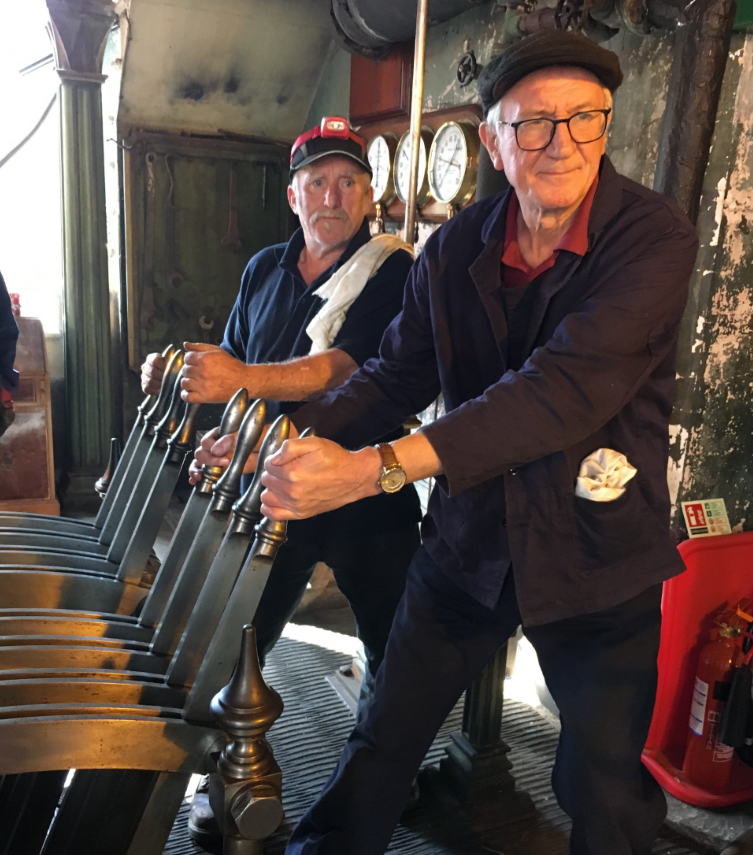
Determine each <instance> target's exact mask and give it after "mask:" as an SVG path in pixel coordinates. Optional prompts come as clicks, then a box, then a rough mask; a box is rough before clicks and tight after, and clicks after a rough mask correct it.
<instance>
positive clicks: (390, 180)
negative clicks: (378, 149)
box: [366, 131, 400, 208]
mask: <svg viewBox="0 0 753 855" xmlns="http://www.w3.org/2000/svg"><path fill="white" fill-rule="evenodd" d="M377 137H382V139H383V140H384V141H385V142H386V143H387V151H388V152H389V156H390V159H389V168H388V174H387V186H386V187H385V188H384V193H383V195H382V198H381V199H374V204H375V205H376V204H377V203H379V204H380V205H381V206H382V207H383V208H386V207H387V206H388V205H391V204H392V203H393V202H394V201H395V199H396V198H397V191H396V189H395V185H396V181H395V165H396V163H397V161H396V159H395V157H396V155H397V147H398V145H399V144H400V140H399V138H398V135H397V134H396V133H393V132H392V131H384V133H381V134H374V136H373V137H372V138H371V139H370V140H368V142H367V143H366V157H367V158H368V156H369V146H370V145H371V144H372V142H374V140H375V139H377Z"/></svg>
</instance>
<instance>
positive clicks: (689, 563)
mask: <svg viewBox="0 0 753 855" xmlns="http://www.w3.org/2000/svg"><path fill="white" fill-rule="evenodd" d="M678 548H679V550H680V555H681V556H682V559H683V561H684V562H685V566H686V567H687V570H686V571H685V572H684V573H682V574H681V575H680V576H675V578H674V579H670V580H669V581H667V582H665V583H664V593H663V596H662V633H661V645H660V648H659V687H658V691H657V694H656V706H655V707H654V717H653V719H652V721H651V730H650V731H649V734H648V740H647V742H646V747H645V748H644V750H643V763H644V764H645V766H646V767H647V768H648V769H649V771H650V772H651V774H652V775H653V776H654V778H656V780H657V781H658V782H659V783H660V784H661V785H662V787H664V789H665V790H667V791H668V792H670V793H671V794H672V795H673V796H675V797H676V798H678V799H680V800H681V801H683V802H687V803H688V804H691V805H696V806H697V807H705V808H719V807H725V806H726V805H732V804H738V803H739V802H744V801H747V800H749V799H753V768H751V767H750V766H746V765H745V763H743V762H742V761H741V760H740V759H739V758H738V757H735V758H734V761H733V763H734V765H733V769H732V775H731V778H730V782H729V784H728V785H727V787H725V788H724V789H723V790H704V789H702V788H700V787H697V786H694V785H693V784H691V783H690V782H689V781H688V780H687V779H686V778H685V776H684V775H683V773H682V761H683V758H684V756H685V747H686V745H687V741H688V735H689V732H690V729H689V727H688V720H689V716H690V704H691V698H692V695H693V682H694V678H695V672H696V666H697V664H698V654H699V653H700V650H701V648H702V647H703V646H704V644H706V643H707V642H708V640H709V632H710V630H711V628H712V626H713V616H714V615H715V614H716V613H717V612H719V611H721V610H722V609H724V608H728V607H730V606H734V605H735V604H736V603H738V602H739V601H740V600H742V599H746V598H749V597H753V532H745V533H743V534H728V535H722V536H719V537H707V538H699V539H696V540H686V541H685V542H684V543H681V544H680V546H679V547H678Z"/></svg>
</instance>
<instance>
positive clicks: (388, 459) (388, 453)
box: [377, 442, 400, 469]
mask: <svg viewBox="0 0 753 855" xmlns="http://www.w3.org/2000/svg"><path fill="white" fill-rule="evenodd" d="M377 451H378V452H379V454H380V455H381V457H382V466H384V468H385V469H395V468H396V467H399V466H400V464H399V463H398V460H397V455H396V454H395V449H394V448H393V447H392V446H391V445H390V444H389V443H387V442H380V443H379V445H377Z"/></svg>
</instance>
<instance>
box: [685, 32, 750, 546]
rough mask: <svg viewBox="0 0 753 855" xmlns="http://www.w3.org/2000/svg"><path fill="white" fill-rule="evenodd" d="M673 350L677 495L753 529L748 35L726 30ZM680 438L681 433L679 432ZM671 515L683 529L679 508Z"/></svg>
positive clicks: (739, 527)
mask: <svg viewBox="0 0 753 855" xmlns="http://www.w3.org/2000/svg"><path fill="white" fill-rule="evenodd" d="M698 229H699V234H700V238H701V249H700V252H699V255H698V263H697V268H696V273H695V275H694V278H693V281H692V283H691V297H690V301H689V305H688V310H687V312H686V316H685V321H684V325H683V331H682V336H681V340H680V348H679V354H678V374H679V375H680V376H679V384H678V385H679V388H678V396H677V403H676V407H675V413H674V419H673V420H674V421H676V423H677V424H678V426H681V427H680V432H679V433H676V437H677V441H675V443H674V444H673V446H672V449H671V455H672V456H671V460H670V467H671V470H672V471H673V472H674V473H677V474H678V475H679V476H680V483H679V489H678V500H679V501H690V500H692V499H698V498H716V497H722V498H724V499H725V501H726V503H727V511H728V513H729V517H730V523H731V524H732V527H733V530H735V531H743V530H751V529H753V511H751V502H752V501H753V35H748V36H742V35H736V36H733V41H732V46H731V50H730V58H729V62H728V65H727V72H726V75H725V81H724V90H723V92H722V102H721V105H720V111H719V116H718V118H717V123H716V128H715V132H714V140H713V145H712V151H711V156H710V158H709V165H708V169H707V172H706V177H705V182H704V194H703V198H702V206H701V215H700V216H699V220H698ZM683 438H684V441H683ZM674 525H675V527H676V529H677V530H678V532H680V533H681V532H682V521H681V519H680V515H679V514H676V515H675V521H674Z"/></svg>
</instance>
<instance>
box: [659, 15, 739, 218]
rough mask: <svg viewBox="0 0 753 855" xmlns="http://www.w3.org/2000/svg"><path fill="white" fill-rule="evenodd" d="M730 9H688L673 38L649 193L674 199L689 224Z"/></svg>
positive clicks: (725, 54)
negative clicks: (654, 168)
mask: <svg viewBox="0 0 753 855" xmlns="http://www.w3.org/2000/svg"><path fill="white" fill-rule="evenodd" d="M735 9H736V4H735V0H707V2H704V3H695V4H694V3H692V2H691V3H688V5H687V6H686V16H687V18H686V21H685V22H684V24H683V26H681V27H678V28H677V30H676V32H675V49H674V58H673V61H672V77H671V80H670V84H669V92H668V94H667V106H666V108H665V110H664V118H663V119H662V127H661V136H660V139H659V156H658V159H657V163H656V172H655V175H654V190H656V191H658V192H659V193H664V194H665V195H666V196H669V197H670V198H671V199H674V200H675V202H677V204H678V205H679V206H680V207H681V208H682V209H683V210H684V211H685V213H686V214H687V215H688V217H690V219H691V220H692V221H693V222H695V220H696V218H697V216H698V208H699V205H700V201H701V191H702V189H703V176H704V174H705V172H706V165H707V163H708V159H709V149H710V147H711V137H712V134H713V133H714V123H715V121H716V111H717V107H718V105H719V96H720V94H721V90H722V79H723V77H724V70H725V67H726V64H727V57H728V55H729V45H730V39H731V37H732V24H733V22H734V19H735Z"/></svg>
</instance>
